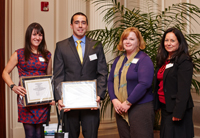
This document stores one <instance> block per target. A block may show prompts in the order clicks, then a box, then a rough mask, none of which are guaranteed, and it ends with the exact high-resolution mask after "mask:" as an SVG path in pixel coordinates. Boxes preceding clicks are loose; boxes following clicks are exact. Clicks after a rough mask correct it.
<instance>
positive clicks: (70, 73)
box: [53, 36, 108, 101]
mask: <svg viewBox="0 0 200 138" xmlns="http://www.w3.org/2000/svg"><path fill="white" fill-rule="evenodd" d="M95 44H96V41H93V40H92V39H90V38H87V37H86V43H85V54H84V59H83V64H81V61H80V58H79V55H78V52H77V50H76V46H75V43H74V39H73V37H72V36H71V37H70V38H68V39H65V40H63V41H60V42H58V43H56V49H55V54H54V65H53V67H54V68H53V70H54V73H53V74H54V89H55V100H56V101H57V100H60V99H61V95H60V92H59V91H60V90H59V89H58V88H59V86H60V83H61V82H64V81H81V80H94V79H97V94H98V96H100V98H101V99H103V98H104V95H105V92H106V87H107V75H108V71H107V64H106V59H105V55H104V51H103V47H102V44H98V45H97V46H94V45H95ZM93 54H96V56H97V59H95V60H91V61H90V58H89V56H90V55H93Z"/></svg>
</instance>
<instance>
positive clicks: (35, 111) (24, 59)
mask: <svg viewBox="0 0 200 138" xmlns="http://www.w3.org/2000/svg"><path fill="white" fill-rule="evenodd" d="M15 66H17V68H18V73H19V77H22V76H38V75H48V74H52V59H51V53H50V52H49V51H48V50H47V49H46V42H45V34H44V30H43V28H42V26H41V25H40V24H38V23H32V24H30V25H29V26H28V28H27V30H26V34H25V44H24V48H21V49H17V50H16V51H15V52H14V53H13V54H12V56H11V57H10V60H9V61H8V63H7V65H6V67H5V69H4V70H3V73H2V78H3V79H4V81H5V82H6V84H7V85H8V86H9V87H10V88H11V90H12V91H14V92H15V93H16V94H17V103H18V122H21V123H23V126H24V130H25V135H26V138H41V135H42V133H43V132H42V131H41V126H42V124H43V123H46V121H49V120H47V115H48V114H47V113H48V112H49V106H50V105H49V104H47V105H39V106H31V107H24V104H23V100H21V97H22V96H25V94H26V90H25V88H24V87H22V86H20V84H19V86H17V85H15V84H14V82H13V81H12V79H11V77H10V75H9V74H10V72H11V71H12V70H13V69H14V67H15ZM50 104H54V102H52V103H50Z"/></svg>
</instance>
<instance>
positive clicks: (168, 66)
mask: <svg viewBox="0 0 200 138" xmlns="http://www.w3.org/2000/svg"><path fill="white" fill-rule="evenodd" d="M173 66H174V64H173V63H169V64H167V65H166V67H165V69H168V68H171V67H173Z"/></svg>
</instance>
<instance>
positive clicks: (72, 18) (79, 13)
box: [71, 12, 88, 24]
mask: <svg viewBox="0 0 200 138" xmlns="http://www.w3.org/2000/svg"><path fill="white" fill-rule="evenodd" d="M76 15H82V16H85V18H86V22H87V24H88V18H87V16H86V15H85V14H84V13H82V12H77V13H75V14H74V15H73V16H72V17H71V24H73V20H74V16H76Z"/></svg>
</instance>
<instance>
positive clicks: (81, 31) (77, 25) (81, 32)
mask: <svg viewBox="0 0 200 138" xmlns="http://www.w3.org/2000/svg"><path fill="white" fill-rule="evenodd" d="M70 26H71V28H72V30H73V35H74V36H75V37H76V38H78V39H81V38H83V37H84V36H85V33H86V31H87V28H88V24H87V21H86V17H85V16H83V15H75V16H74V17H73V22H72V24H71V25H70Z"/></svg>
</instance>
